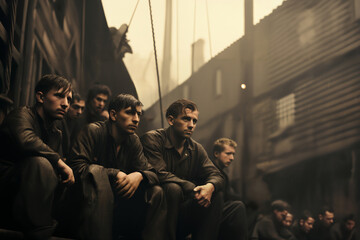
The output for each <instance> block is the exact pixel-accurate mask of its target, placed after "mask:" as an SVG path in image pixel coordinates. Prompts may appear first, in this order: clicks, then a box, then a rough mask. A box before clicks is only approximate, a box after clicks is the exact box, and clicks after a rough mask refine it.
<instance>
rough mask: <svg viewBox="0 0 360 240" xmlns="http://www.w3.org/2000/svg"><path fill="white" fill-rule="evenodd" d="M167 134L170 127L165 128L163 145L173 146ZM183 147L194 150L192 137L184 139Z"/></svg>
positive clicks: (169, 147)
mask: <svg viewBox="0 0 360 240" xmlns="http://www.w3.org/2000/svg"><path fill="white" fill-rule="evenodd" d="M169 136H170V127H168V128H166V129H165V144H164V147H165V148H168V149H171V148H174V145H173V144H172V143H171V141H170V138H169ZM184 148H187V149H189V150H194V141H193V140H192V138H186V139H185V144H184Z"/></svg>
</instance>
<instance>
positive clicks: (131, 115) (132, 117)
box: [110, 106, 142, 135]
mask: <svg viewBox="0 0 360 240" xmlns="http://www.w3.org/2000/svg"><path fill="white" fill-rule="evenodd" d="M141 108H142V107H141V106H137V107H136V108H135V110H133V109H131V107H127V108H124V109H122V110H120V111H119V112H116V113H115V112H111V113H110V117H111V120H112V121H114V122H115V124H116V128H117V129H118V131H119V132H121V133H125V134H129V135H131V134H134V133H135V130H136V129H137V128H138V126H139V122H140V116H141V115H142V110H141ZM112 111H113V110H112Z"/></svg>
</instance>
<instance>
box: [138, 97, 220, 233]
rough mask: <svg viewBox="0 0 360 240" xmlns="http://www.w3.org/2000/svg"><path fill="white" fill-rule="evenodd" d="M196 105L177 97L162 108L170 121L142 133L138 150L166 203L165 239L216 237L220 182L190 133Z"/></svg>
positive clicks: (196, 113)
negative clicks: (154, 174)
mask: <svg viewBox="0 0 360 240" xmlns="http://www.w3.org/2000/svg"><path fill="white" fill-rule="evenodd" d="M198 116H199V111H198V108H197V106H196V104H195V103H193V102H192V101H189V100H186V99H181V100H177V101H175V102H174V103H172V104H171V105H170V106H169V108H168V109H167V111H166V118H167V121H168V123H169V125H170V127H169V128H167V129H158V130H153V131H150V132H148V133H146V134H145V135H144V136H142V139H141V140H142V143H143V146H144V153H145V155H146V156H147V158H148V159H149V162H150V163H151V164H152V165H153V166H154V168H155V169H156V170H157V171H158V176H159V180H160V182H161V184H162V187H163V188H164V191H165V195H166V198H167V204H168V208H167V210H168V214H167V218H168V225H167V229H168V236H167V239H169V240H174V239H181V238H184V237H185V236H186V235H187V234H189V233H191V234H192V239H207V240H211V239H217V235H218V229H219V223H220V218H221V212H222V206H223V196H222V193H221V192H219V191H221V189H222V186H223V184H224V179H223V178H222V176H221V174H220V172H219V170H218V169H217V168H216V167H215V166H214V164H213V163H212V162H211V160H210V159H209V158H208V156H207V154H206V152H205V150H204V148H203V147H202V146H201V144H199V143H197V142H196V141H194V140H193V139H192V138H191V135H192V133H193V132H194V130H195V128H196V124H197V121H198Z"/></svg>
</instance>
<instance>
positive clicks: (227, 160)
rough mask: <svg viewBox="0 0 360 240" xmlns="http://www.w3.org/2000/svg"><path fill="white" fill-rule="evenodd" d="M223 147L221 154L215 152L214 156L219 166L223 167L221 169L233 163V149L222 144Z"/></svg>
mask: <svg viewBox="0 0 360 240" xmlns="http://www.w3.org/2000/svg"><path fill="white" fill-rule="evenodd" d="M223 147H224V150H223V151H222V152H215V153H214V155H215V157H216V159H217V160H219V162H220V164H222V165H223V166H222V167H228V166H230V164H231V162H232V161H234V156H235V148H234V147H232V146H229V145H227V144H224V145H223Z"/></svg>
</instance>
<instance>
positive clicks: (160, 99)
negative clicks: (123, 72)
mask: <svg viewBox="0 0 360 240" xmlns="http://www.w3.org/2000/svg"><path fill="white" fill-rule="evenodd" d="M149 10H150V21H151V30H152V37H153V44H154V56H155V65H156V76H157V82H158V89H159V102H160V116H161V127H162V128H164V116H163V107H162V97H161V86H160V76H159V66H158V60H157V54H156V43H155V31H154V22H153V16H152V10H151V1H150V0H149Z"/></svg>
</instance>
